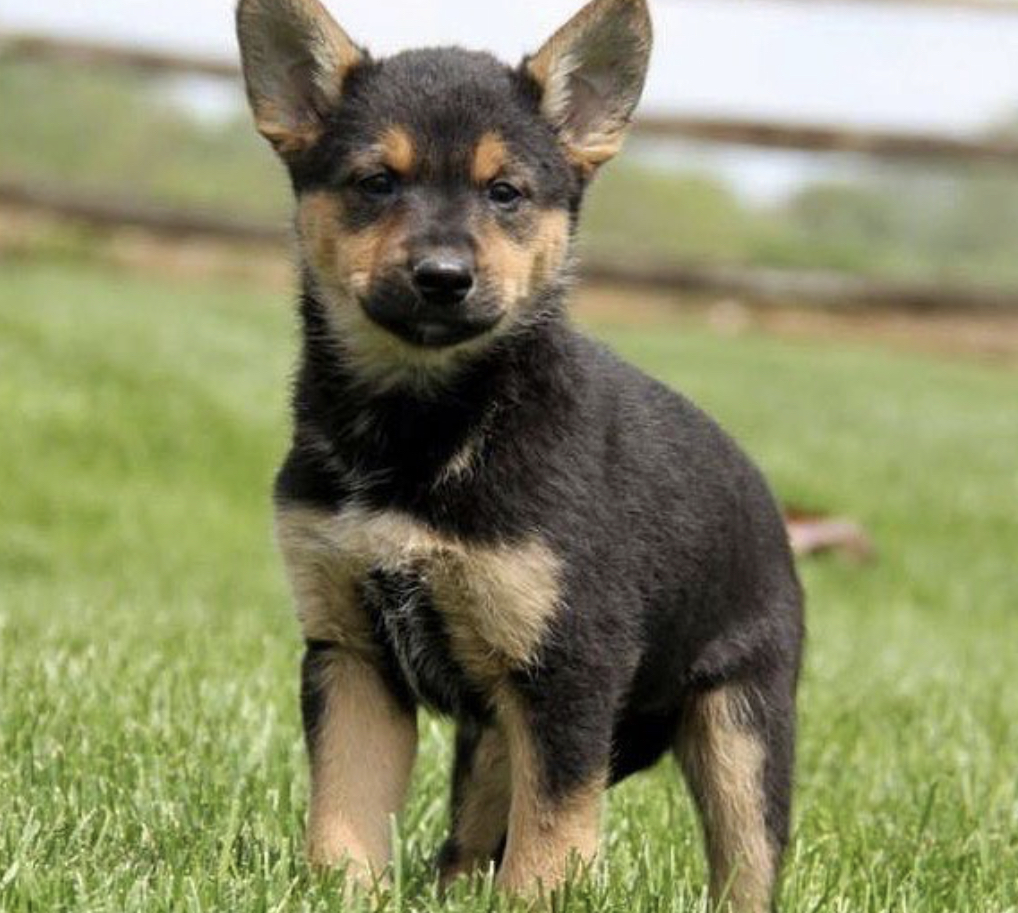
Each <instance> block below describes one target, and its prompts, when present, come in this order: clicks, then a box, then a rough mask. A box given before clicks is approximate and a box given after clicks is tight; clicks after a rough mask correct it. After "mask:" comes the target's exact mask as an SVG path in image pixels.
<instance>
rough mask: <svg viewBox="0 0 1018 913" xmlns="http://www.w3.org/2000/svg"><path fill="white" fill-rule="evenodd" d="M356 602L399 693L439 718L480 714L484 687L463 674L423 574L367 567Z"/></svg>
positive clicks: (440, 613)
mask: <svg viewBox="0 0 1018 913" xmlns="http://www.w3.org/2000/svg"><path fill="white" fill-rule="evenodd" d="M358 589H359V596H360V600H361V604H362V607H363V610H364V611H365V612H366V613H367V615H368V617H369V619H370V621H371V624H372V628H373V632H374V636H375V639H376V642H377V644H378V647H379V649H380V651H381V653H382V658H383V662H384V664H385V665H386V667H387V671H388V672H389V674H390V676H391V677H392V678H394V679H395V682H396V684H397V685H398V687H400V688H402V689H404V690H405V691H408V692H410V693H411V694H412V695H413V697H414V698H415V699H416V700H417V701H419V702H421V703H424V704H427V705H429V706H431V707H433V708H435V709H436V710H439V711H440V712H442V713H447V714H450V715H452V716H455V717H463V716H473V717H477V716H481V715H483V714H484V703H485V701H484V694H483V685H484V683H483V682H479V681H475V680H473V678H472V677H471V676H470V675H468V674H467V672H466V669H465V668H464V662H463V658H462V657H460V656H457V653H456V650H454V649H453V646H452V642H451V638H450V634H449V627H448V623H447V620H446V617H445V616H443V614H442V612H441V611H440V610H439V609H437V608H436V606H435V602H434V597H433V595H432V592H431V589H430V586H429V584H428V573H427V570H426V569H425V568H414V569H411V568H403V569H398V570H397V569H392V568H389V569H385V567H384V566H383V565H376V566H374V567H372V568H371V569H370V570H369V571H368V573H367V575H366V577H365V578H364V579H363V580H361V581H360V585H359V588H358Z"/></svg>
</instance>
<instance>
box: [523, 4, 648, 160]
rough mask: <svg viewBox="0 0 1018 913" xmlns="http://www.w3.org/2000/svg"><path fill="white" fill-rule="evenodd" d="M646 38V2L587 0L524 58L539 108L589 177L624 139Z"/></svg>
mask: <svg viewBox="0 0 1018 913" xmlns="http://www.w3.org/2000/svg"><path fill="white" fill-rule="evenodd" d="M651 41H652V33H651V25H650V13H649V11H648V9H647V3H646V0H592V2H591V3H588V4H587V5H586V6H585V7H584V8H583V9H582V10H580V12H578V13H577V14H576V15H575V16H574V17H573V18H572V19H570V20H569V21H568V22H567V23H566V24H565V25H564V26H562V28H560V29H559V30H558V31H557V32H556V33H555V34H554V35H552V36H551V38H549V39H548V41H546V42H545V44H544V46H543V47H542V48H541V49H540V50H539V51H538V52H537V53H536V54H534V55H533V56H531V57H528V58H526V59H525V60H524V61H523V66H524V69H525V70H526V72H527V73H528V74H529V75H530V76H531V77H532V78H533V79H534V80H535V81H536V82H537V84H538V86H539V87H540V89H541V111H542V113H543V114H544V116H545V117H546V118H548V120H550V121H551V123H552V125H553V126H554V127H555V129H556V130H557V131H558V134H559V138H560V140H561V142H562V143H563V145H564V146H565V148H566V152H567V153H568V154H569V157H570V158H571V159H572V160H573V161H574V162H575V163H576V164H577V165H578V166H579V168H580V170H581V171H582V172H583V173H584V174H585V175H586V176H588V177H589V176H590V175H592V174H593V173H594V171H595V170H596V169H597V167H598V166H599V165H601V164H602V163H604V162H606V161H608V159H610V158H611V157H612V156H613V155H615V153H616V152H618V150H619V147H620V146H621V145H622V140H623V138H624V136H625V133H626V129H627V127H628V126H629V121H630V119H631V118H632V115H633V110H634V109H635V108H636V104H637V102H638V101H639V100H640V94H641V93H642V91H643V83H644V79H645V78H646V75H647V64H648V62H649V60H650V47H651Z"/></svg>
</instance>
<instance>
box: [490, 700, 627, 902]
mask: <svg viewBox="0 0 1018 913" xmlns="http://www.w3.org/2000/svg"><path fill="white" fill-rule="evenodd" d="M499 716H500V722H501V724H502V726H503V727H504V732H505V735H506V740H507V743H508V748H509V762H510V777H511V782H512V799H511V802H510V808H509V832H508V836H507V840H506V847H505V855H504V856H503V859H502V865H501V866H500V868H499V871H498V878H497V880H498V884H499V885H500V886H501V887H503V888H505V889H506V890H508V891H510V892H512V893H515V894H524V895H533V894H536V893H538V892H539V891H541V890H542V889H543V890H545V891H549V890H551V889H553V888H555V887H557V886H558V885H559V884H561V883H562V881H564V880H565V877H566V875H567V874H569V871H570V864H571V862H577V863H580V864H581V865H585V864H589V863H590V862H591V861H592V860H593V858H594V856H595V855H596V853H597V844H598V831H599V825H600V818H601V799H602V796H603V794H604V791H605V788H606V783H607V763H608V758H607V753H606V752H602V751H601V750H600V749H599V748H598V747H596V746H591V745H589V744H588V745H582V744H580V743H579V741H577V742H576V744H572V740H570V739H569V738H568V734H567V733H564V732H563V731H559V732H557V733H556V734H555V736H556V737H555V738H553V739H549V738H547V736H549V735H550V733H542V732H541V725H540V724H538V725H536V726H535V721H534V720H533V719H532V718H531V717H530V715H529V714H528V713H527V710H526V708H525V707H524V706H523V705H522V704H520V703H519V702H518V701H517V700H515V699H509V700H505V701H503V702H501V706H500V708H499ZM563 726H564V727H565V726H568V724H567V723H564V724H563ZM563 736H565V737H564V738H563ZM577 736H578V737H579V733H577ZM561 750H566V751H570V752H573V751H579V752H584V753H589V755H590V756H589V759H588V762H589V763H588V764H587V765H585V766H586V767H587V770H588V772H587V773H586V774H585V775H583V776H582V777H579V778H575V777H570V778H569V780H568V781H567V782H565V783H563V782H560V781H561V778H559V777H557V776H556V775H555V773H554V771H553V770H552V766H553V765H555V763H556V757H555V753H556V751H561ZM602 754H603V755H604V756H603V757H602Z"/></svg>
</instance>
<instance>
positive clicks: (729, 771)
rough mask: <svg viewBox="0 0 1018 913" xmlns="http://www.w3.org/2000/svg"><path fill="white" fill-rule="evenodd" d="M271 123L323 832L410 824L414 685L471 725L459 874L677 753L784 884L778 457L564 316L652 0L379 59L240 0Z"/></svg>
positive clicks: (286, 544) (248, 67) (317, 16)
mask: <svg viewBox="0 0 1018 913" xmlns="http://www.w3.org/2000/svg"><path fill="white" fill-rule="evenodd" d="M237 20H238V29H239V36H240V44H241V49H242V56H243V64H244V76H245V79H246V82H247V91H248V95H249V98H250V102H251V106H252V108H253V110H254V115H255V120H256V122H257V126H258V129H259V130H260V131H261V133H262V134H263V135H264V136H265V137H266V138H268V139H269V140H270V141H271V143H272V144H273V146H274V147H275V148H276V150H277V151H278V153H279V155H280V156H281V157H282V159H283V161H284V162H285V164H286V166H287V169H288V171H289V175H290V179H291V181H292V184H293V189H294V193H295V195H296V202H297V216H296V227H297V237H298V251H299V255H300V266H301V283H302V294H301V299H300V314H301V320H302V326H303V350H302V356H301V362H300V368H299V373H298V376H297V381H296V391H295V394H294V423H295V429H294V439H293V447H292V449H291V451H290V453H289V456H288V457H287V459H286V462H285V464H284V465H283V467H282V469H281V471H280V473H279V476H278V481H277V485H276V492H275V497H276V505H277V521H278V535H279V541H280V543H281V546H282V550H283V554H284V556H285V560H286V565H287V568H288V572H289V575H290V578H291V580H292V584H293V589H294V592H295V594H296V601H297V611H298V615H299V617H300V622H301V625H302V627H303V634H304V637H305V639H306V641H307V654H306V657H305V660H304V664H303V686H302V695H303V711H304V722H305V727H306V734H307V744H308V750H309V753H310V760H311V784H312V785H311V807H310V817H309V824H308V841H309V852H310V855H311V857H312V859H314V860H315V861H317V862H320V863H324V864H330V863H341V862H346V863H349V864H350V866H351V871H353V872H354V873H355V874H356V873H361V874H363V875H365V876H370V875H371V874H372V873H378V872H379V871H380V870H381V869H383V868H384V866H385V864H386V862H387V859H388V854H389V840H388V835H389V821H388V818H389V815H390V814H392V813H395V812H397V811H398V810H399V809H400V807H401V805H402V803H403V800H404V793H405V790H406V787H407V782H408V779H409V777H410V771H411V767H412V765H413V763H414V754H415V751H416V745H417V729H416V710H417V707H418V705H421V704H423V705H426V706H429V707H432V708H434V709H436V710H438V711H441V712H443V713H446V714H449V715H451V716H452V717H454V718H455V720H456V721H457V724H458V726H459V729H458V735H457V746H456V763H455V770H454V771H453V787H452V814H451V818H452V826H451V827H452V833H451V835H450V836H449V839H448V841H447V843H446V845H445V846H444V848H443V849H442V852H441V854H440V860H441V866H442V869H443V875H444V876H445V877H451V876H452V875H455V874H457V873H459V872H465V871H468V870H470V869H472V868H473V867H475V866H478V865H480V866H486V865H487V864H489V862H491V861H492V860H495V861H496V863H497V865H498V871H497V879H498V882H499V883H500V884H501V885H503V886H504V887H506V888H508V889H510V890H513V891H520V892H531V891H534V890H536V889H537V888H538V887H539V886H541V885H543V886H544V887H545V888H550V887H553V886H554V885H555V884H556V883H558V882H559V881H560V880H561V879H562V878H563V877H564V875H565V874H566V871H567V867H568V864H569V860H570V857H571V856H573V855H577V856H578V857H579V858H580V859H582V860H585V859H589V858H590V857H592V856H593V854H594V853H595V850H596V848H597V842H598V818H599V809H600V805H601V798H602V794H603V793H604V791H605V789H606V788H607V787H608V786H609V785H610V784H612V783H615V782H617V781H618V780H620V779H621V778H623V777H625V776H627V775H628V774H630V773H632V772H634V771H637V770H640V769H641V768H644V767H647V766H648V765H650V764H652V763H653V762H654V761H655V760H657V759H658V758H659V757H660V756H661V755H662V754H663V753H664V752H665V751H668V750H671V751H672V752H674V754H675V756H676V757H677V758H678V760H679V762H680V763H681V766H682V769H683V771H684V772H685V775H686V777H687V779H688V782H689V786H690V788H691V791H692V794H693V796H694V797H695V799H696V802H697V804H698V806H699V810H700V813H701V816H702V819H703V827H704V831H705V835H706V843H707V849H708V854H709V857H710V864H711V870H712V883H713V886H714V890H715V892H716V893H717V894H720V893H722V892H727V893H726V896H727V897H728V898H729V899H730V900H731V901H732V903H733V905H734V907H735V908H736V909H738V910H741V911H754V913H755V911H764V910H765V909H766V908H767V907H768V906H769V905H770V903H771V895H772V891H773V887H774V881H775V873H776V871H777V868H778V863H779V857H780V855H781V852H782V848H783V846H784V844H785V841H786V836H787V833H788V815H789V798H790V796H789V793H790V783H791V773H792V756H793V740H794V716H795V712H794V694H795V687H796V677H797V672H798V666H799V654H800V641H801V635H802V621H801V596H800V589H799V585H798V583H797V580H796V576H795V571H794V569H793V564H792V559H791V557H790V554H789V548H788V545H787V542H786V537H785V531H784V528H783V525H782V521H781V517H780V515H779V513H778V511H777V510H776V509H775V505H774V503H773V501H772V498H771V495H770V494H769V493H768V490H767V487H766V485H765V483H764V482H763V480H762V479H761V477H760V475H759V473H758V472H757V471H756V469H754V468H753V466H752V465H751V464H750V463H749V461H748V460H747V459H746V458H745V457H744V456H743V455H742V454H741V453H740V452H739V450H738V449H737V448H736V446H735V445H734V444H733V443H732V442H731V441H730V440H729V439H728V438H727V437H726V436H725V435H724V433H723V432H722V431H720V430H719V429H718V428H717V427H716V426H715V425H714V424H713V423H712V422H711V421H710V419H708V418H707V417H705V416H704V415H703V413H701V412H700V411H698V410H697V409H696V408H695V407H694V406H692V405H691V404H690V403H689V402H688V401H687V400H685V399H683V398H682V397H680V396H678V395H676V394H675V393H673V392H671V391H670V390H667V389H665V388H664V387H663V386H661V385H660V384H658V383H656V382H655V381H653V380H651V379H649V378H647V377H645V376H644V375H643V374H641V373H640V372H638V371H636V370H635V369H634V368H631V367H629V366H628V365H626V364H623V363H622V362H620V361H619V360H618V359H617V358H615V357H614V356H613V355H612V354H611V353H610V352H608V351H606V350H605V349H604V348H603V347H601V346H600V345H598V344H597V343H594V342H592V341H590V340H588V339H586V338H585V337H584V336H582V335H580V334H579V333H578V332H577V331H576V330H575V329H573V327H572V326H570V324H569V322H568V319H567V317H566V315H565V313H564V305H565V301H564V299H565V291H566V287H567V285H568V275H569V268H570V250H571V242H572V237H573V233H574V229H575V226H576V220H577V215H578V212H579V209H580V202H581V199H582V197H583V194H584V190H585V188H586V187H587V185H588V183H589V182H590V180H591V178H592V177H593V176H594V174H595V172H596V170H597V169H598V167H599V166H600V165H601V164H602V163H604V162H605V161H606V160H608V159H609V158H610V157H611V156H612V155H613V154H614V153H615V152H616V151H617V149H618V148H619V145H620V143H621V141H622V138H623V134H624V132H625V129H626V126H627V124H628V122H629V119H630V117H631V115H632V112H633V108H634V107H635V105H636V103H637V100H638V98H639V95H640V92H641V88H642V85H643V79H644V74H645V71H646V67H647V60H648V54H649V51H650V43H651V30H650V21H649V18H648V13H647V8H646V5H645V3H644V0H594V2H593V3H591V4H590V5H589V6H587V7H586V8H585V9H583V10H582V11H581V12H580V13H579V14H578V15H577V16H576V17H575V18H574V19H572V20H571V21H570V22H569V23H567V24H566V25H565V26H564V27H563V28H562V29H560V30H559V31H558V32H557V33H556V34H555V35H554V36H553V37H552V38H551V39H550V40H549V41H548V42H547V43H546V44H545V45H544V46H543V47H542V48H541V49H540V50H539V51H538V52H537V53H536V54H534V55H533V56H531V57H528V58H527V59H526V60H525V61H523V63H522V64H521V65H520V66H518V67H515V68H512V67H508V66H505V65H503V64H501V63H499V62H498V61H497V60H495V59H494V58H492V57H490V56H488V55H486V54H480V53H468V52H466V51H462V50H452V49H445V50H420V51H409V52H406V53H402V54H398V55H396V56H394V57H390V58H386V59H383V60H376V59H373V58H372V57H370V56H369V55H368V53H367V52H366V51H364V50H363V49H361V48H359V47H358V46H356V45H354V44H353V43H352V42H351V41H350V39H349V38H348V37H347V35H346V34H345V33H344V32H343V30H342V29H341V28H340V27H339V26H338V25H337V24H336V23H335V22H334V21H333V20H332V19H331V18H330V16H329V15H328V13H327V12H326V11H325V10H324V9H323V8H322V7H321V6H320V5H319V4H318V2H316V0H241V3H240V7H239V9H238V14H237Z"/></svg>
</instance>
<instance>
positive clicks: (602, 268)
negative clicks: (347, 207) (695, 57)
mask: <svg viewBox="0 0 1018 913" xmlns="http://www.w3.org/2000/svg"><path fill="white" fill-rule="evenodd" d="M803 2H804V0H803ZM850 2H853V3H886V2H887V0H850ZM897 2H899V3H900V2H904V3H909V2H912V3H916V4H917V5H918V4H920V3H924V4H926V5H928V6H931V7H942V6H948V5H950V6H959V7H961V8H967V9H978V10H980V11H990V12H995V13H1000V12H1015V13H1018V2H1015V0H897ZM0 59H6V60H27V59H31V60H49V61H62V62H70V63H74V64H79V65H83V66H86V65H87V66H117V67H125V68H131V69H134V70H137V71H140V72H145V73H153V74H163V75H166V74H171V75H172V74H178V75H184V74H187V75H199V76H206V77H211V78H217V79H230V80H236V79H237V78H238V77H239V70H238V68H237V66H236V64H234V63H232V62H229V61H225V60H222V59H217V58H205V57H198V56H188V55H181V54H171V53H166V52H162V51H153V50H147V49H141V48H133V47H130V48H125V47H121V46H119V45H112V44H106V43H100V42H91V41H71V40H65V39H55V38H52V37H48V36H39V35H14V34H6V35H4V34H0ZM634 131H635V132H636V133H637V134H639V135H643V136H647V137H660V138H666V139H672V140H685V141H698V142H711V143H722V144H729V145H743V146H754V147H762V148H771V149H775V148H778V149H797V150H807V151H811V152H818V153H822V152H842V153H852V154H858V155H867V156H879V157H881V158H898V159H913V160H929V161H935V162H939V163H959V164H978V165H982V166H986V165H989V164H993V165H997V166H1005V167H1014V166H1018V140H1015V139H1011V138H1006V137H1001V138H993V137H989V138H966V137H956V136H944V135H930V134H924V133H914V132H895V131H886V130H865V129H860V128H856V127H847V126H838V125H830V124H806V123H778V122H773V121H754V120H745V119H722V118H708V117H678V116H668V117H658V116H644V117H642V118H640V119H638V120H637V121H636V122H635V124H634ZM2 205H6V206H16V207H19V208H22V209H31V210H35V211H40V212H47V213H52V214H58V215H61V216H66V217H71V218H75V219H78V220H81V221H84V222H87V223H90V224H93V225H97V226H103V227H115V226H117V225H130V226H136V227H143V228H146V229H149V230H151V231H153V232H156V233H159V234H164V235H168V236H182V235H192V236H193V235H207V236H211V237H216V238H222V239H231V238H232V239H238V240H245V241H264V242H270V243H278V242H280V241H281V240H282V239H284V238H285V236H286V234H287V232H286V228H285V226H281V225H278V224H269V223H259V222H254V221H250V220H247V219H244V218H241V217H235V216H229V215H223V214H221V213H216V214H212V213H208V212H202V211H198V210H193V209H181V208H175V207H169V206H161V205H157V204H154V203H152V202H150V201H145V200H137V199H127V198H123V197H118V196H115V195H111V194H108V193H96V192H94V191H93V192H84V191H81V190H79V189H76V188H73V187H65V186H56V185H46V184H38V183H32V182H27V181H24V180H19V179H17V178H14V177H11V176H6V177H4V176H0V206H2ZM587 259H588V264H587V266H586V273H587V275H589V276H590V277H592V278H596V279H599V280H603V281H612V282H620V283H625V284H636V285H646V286H652V287H655V288H663V289H672V290H681V291H695V292H702V293H716V294H726V295H729V294H730V295H737V296H739V297H742V298H745V299H750V300H758V301H765V302H766V301H800V302H810V303H815V304H828V305H838V304H852V303H854V304H864V305H868V306H873V307H901V308H909V309H921V310H938V309H939V310H959V309H964V310H970V311H971V310H994V311H997V310H1002V309H1006V310H1012V311H1013V312H1018V290H1015V291H1008V290H993V289H984V288H973V287H953V288H952V287H945V286H943V285H942V284H939V283H904V282H887V281H878V280H873V279H867V278H861V277H857V276H852V275H845V274H838V273H831V272H826V271H825V272H819V271H799V270H772V269H760V268H749V267H737V266H730V267H719V266H708V265H703V264H677V263H661V262H656V263H640V262H633V261H630V260H626V261H613V260H610V259H605V258H603V257H597V258H596V259H595V258H589V257H588V258H587Z"/></svg>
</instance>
